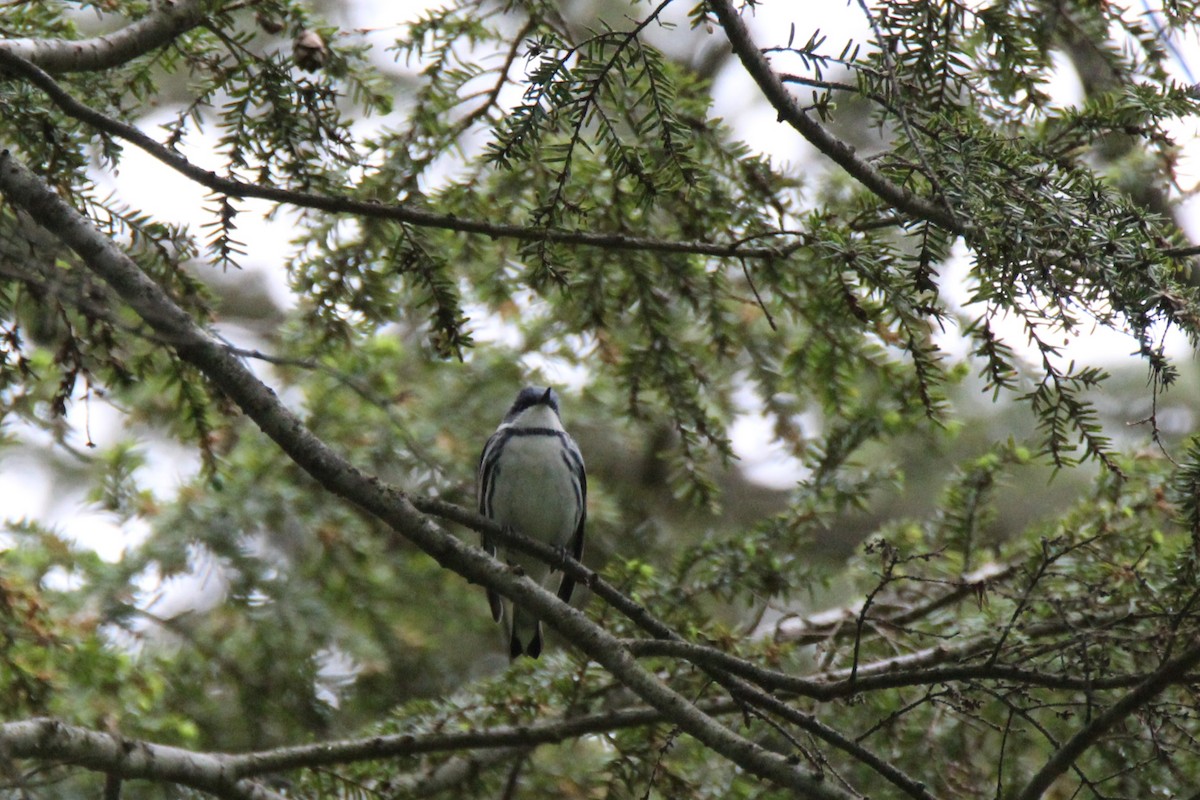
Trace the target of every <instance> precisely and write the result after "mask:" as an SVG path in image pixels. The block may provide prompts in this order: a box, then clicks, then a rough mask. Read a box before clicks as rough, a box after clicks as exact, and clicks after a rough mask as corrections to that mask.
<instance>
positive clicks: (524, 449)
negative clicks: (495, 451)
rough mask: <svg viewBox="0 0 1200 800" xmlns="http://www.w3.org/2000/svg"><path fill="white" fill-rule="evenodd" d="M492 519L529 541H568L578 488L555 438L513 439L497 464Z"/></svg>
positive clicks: (559, 543)
mask: <svg viewBox="0 0 1200 800" xmlns="http://www.w3.org/2000/svg"><path fill="white" fill-rule="evenodd" d="M496 467H497V469H498V474H497V475H496V476H495V485H494V486H493V491H492V516H493V518H494V519H495V520H496V521H497V522H499V523H501V524H503V525H508V526H510V527H512V528H514V529H516V530H517V531H519V532H520V533H522V534H524V535H525V536H528V537H530V538H531V539H537V540H538V541H541V542H545V543H547V544H551V545H555V546H564V545H566V543H567V542H568V541H570V539H571V536H572V534H573V533H574V531H575V526H576V524H577V523H578V521H579V514H578V503H577V499H576V498H577V492H578V486H577V484H576V482H575V479H574V476H573V475H572V473H571V470H570V468H569V467H568V466H567V463H566V461H564V459H563V443H562V440H560V439H559V438H558V437H557V436H552V435H544V436H543V435H537V436H514V437H512V438H511V439H509V441H508V442H507V443H506V444H505V447H504V452H503V454H502V456H501V457H500V459H498V461H497V464H496Z"/></svg>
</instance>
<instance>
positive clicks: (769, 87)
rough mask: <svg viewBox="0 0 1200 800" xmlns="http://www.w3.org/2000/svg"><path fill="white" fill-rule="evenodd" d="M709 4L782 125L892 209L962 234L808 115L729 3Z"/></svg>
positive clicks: (941, 212)
mask: <svg viewBox="0 0 1200 800" xmlns="http://www.w3.org/2000/svg"><path fill="white" fill-rule="evenodd" d="M708 5H709V7H710V8H711V9H712V10H713V12H714V13H715V14H716V15H717V19H718V20H719V21H720V23H721V27H722V28H724V29H725V35H726V36H727V37H728V38H729V44H730V45H731V46H732V47H733V52H734V53H735V54H736V55H737V57H738V59H739V60H740V61H741V62H742V66H743V67H744V68H745V69H746V72H748V73H750V77H752V78H754V82H755V83H757V84H758V88H759V89H761V90H762V93H763V96H764V97H766V98H767V100H768V101H769V102H770V103H771V105H772V106H773V107H774V108H775V111H776V112H777V113H778V114H779V121H780V122H786V123H788V124H789V125H791V126H792V127H793V128H795V129H796V130H797V131H798V132H799V133H800V135H801V136H803V137H804V138H805V139H807V140H808V141H809V142H810V143H811V144H812V145H813V146H814V147H816V148H817V149H818V150H820V151H821V152H822V153H824V154H825V155H826V156H828V157H829V158H830V159H832V160H833V161H834V162H835V163H836V164H837V165H838V166H840V167H841V168H842V169H844V170H846V172H848V173H850V175H851V177H853V178H854V179H855V180H857V181H858V182H859V183H861V184H862V185H863V186H865V187H867V188H868V189H870V190H871V191H872V192H874V193H875V194H876V195H878V196H879V198H880V199H882V200H884V201H885V202H887V203H888V204H890V205H891V206H892V207H893V208H895V209H896V210H897V211H902V212H904V213H905V214H908V215H909V216H911V217H915V218H917V219H924V220H929V221H930V222H933V223H935V224H937V225H939V226H941V227H942V228H945V229H946V230H949V231H953V232H955V233H960V234H961V233H964V232H965V229H964V228H963V226H961V225H959V223H958V222H957V221H956V220H955V219H954V216H953V215H952V214H951V213H950V212H949V211H948V210H947V209H946V208H944V207H943V206H940V205H938V204H936V203H934V202H931V201H930V200H927V199H925V198H923V197H920V196H919V195H916V194H913V193H912V192H910V191H909V190H908V189H905V188H904V187H903V186H899V185H897V184H895V183H893V182H892V181H890V180H889V179H888V178H887V177H886V176H885V175H884V174H883V173H882V172H880V171H879V170H878V169H876V168H875V167H874V166H873V165H871V164H870V163H868V162H866V161H864V160H863V159H861V158H859V157H858V156H857V155H855V153H854V148H853V147H851V146H850V145H848V144H846V143H845V142H843V141H842V140H841V139H838V138H837V137H836V136H834V135H833V134H832V133H830V132H829V131H828V130H826V129H825V127H824V126H822V125H821V123H819V122H817V121H816V120H815V119H813V118H812V117H810V116H809V115H808V114H807V113H806V112H805V111H804V109H802V108H801V107H800V104H799V103H797V102H796V98H795V97H793V96H792V94H791V92H789V91H788V90H787V87H786V86H784V84H783V81H782V80H781V79H780V77H779V75H778V74H776V73H775V71H774V70H773V69H771V64H770V62H768V61H767V59H766V56H764V55H763V54H762V51H761V50H759V48H758V46H757V45H755V44H754V40H753V39H751V38H750V31H749V30H748V29H747V28H746V23H744V22H743V21H742V18H741V16H740V15H739V14H738V12H737V10H736V9H734V7H733V2H732V0H709V3H708Z"/></svg>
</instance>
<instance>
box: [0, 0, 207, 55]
mask: <svg viewBox="0 0 1200 800" xmlns="http://www.w3.org/2000/svg"><path fill="white" fill-rule="evenodd" d="M205 11H206V3H205V2H204V0H159V2H157V3H155V5H154V9H153V10H152V11H151V12H150V13H149V14H147V15H146V16H144V17H142V18H141V19H139V20H137V21H136V22H132V23H130V24H129V25H126V26H125V27H123V28H119V29H118V30H115V31H113V32H112V33H106V34H104V35H103V36H97V37H95V38H93V39H78V40H75V39H5V40H3V41H0V51H3V52H5V53H9V54H12V55H14V56H17V57H19V58H23V59H25V60H26V61H29V62H30V63H33V64H36V65H37V66H39V67H41V68H42V69H44V70H46V71H47V72H84V71H96V70H104V69H109V68H111V67H115V66H118V65H120V64H124V63H126V62H127V61H131V60H133V59H135V58H137V57H138V56H140V55H142V54H143V53H148V52H150V51H151V50H153V49H155V48H156V47H161V46H162V45H164V44H166V43H168V42H170V41H171V40H172V39H174V38H175V37H176V36H179V35H180V34H181V33H185V32H187V31H189V30H191V29H192V28H195V27H196V26H198V25H199V24H200V23H201V22H203V21H204V18H205Z"/></svg>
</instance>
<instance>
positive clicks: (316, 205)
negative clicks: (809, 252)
mask: <svg viewBox="0 0 1200 800" xmlns="http://www.w3.org/2000/svg"><path fill="white" fill-rule="evenodd" d="M0 67H3V68H4V69H5V70H7V71H10V72H13V73H16V74H18V75H20V76H22V77H24V78H25V79H27V80H28V81H29V82H30V83H32V84H33V85H34V86H37V87H38V88H39V89H41V90H42V91H43V92H45V93H46V95H47V96H48V97H49V98H50V100H51V101H53V103H54V104H55V105H56V106H58V107H59V108H60V109H61V110H62V111H63V112H64V113H66V114H67V115H68V116H70V117H73V118H74V119H77V120H79V121H80V122H84V123H86V124H88V125H90V126H92V127H93V128H95V129H96V130H99V131H103V132H104V133H107V134H109V135H110V136H114V137H116V138H118V139H122V140H124V141H126V142H129V143H130V144H132V145H134V146H135V147H137V148H138V149H140V150H143V151H144V152H146V153H147V154H148V155H150V156H152V157H153V158H155V159H157V160H158V161H160V162H162V163H163V164H165V165H167V166H168V167H170V168H171V169H173V170H175V171H176V172H178V173H180V174H181V175H183V176H184V177H186V178H188V179H190V180H192V181H195V182H196V183H198V184H200V185H201V186H203V187H205V188H206V189H211V190H212V191H214V192H217V193H219V194H223V195H227V196H229V197H238V198H246V197H254V198H258V199H260V200H269V201H271V202H275V203H282V204H285V205H291V206H296V207H299V208H311V209H316V210H318V211H328V212H330V213H334V214H355V215H357V216H361V217H368V218H371V219H387V220H394V221H396V222H403V223H406V224H408V225H414V226H416V227H420V228H437V229H440V230H448V231H457V232H459V233H471V234H482V235H484V236H490V237H492V238H505V239H516V240H518V241H545V242H551V243H556V244H567V245H580V246H586V247H599V248H605V249H609V250H639V251H646V252H655V253H690V254H695V255H709V256H716V257H720V258H733V257H739V258H761V259H773V258H782V257H785V256H787V255H788V254H789V253H790V252H792V251H793V250H795V249H797V248H798V247H800V246H801V244H796V243H793V244H789V245H787V246H785V247H778V248H776V247H746V246H744V245H743V244H742V243H741V242H703V241H669V240H664V239H653V238H649V237H645V236H627V235H625V234H620V233H593V232H590V231H582V230H573V231H567V230H562V229H557V228H542V227H530V226H525V225H512V224H507V223H499V222H490V221H487V220H480V219H471V218H466V217H459V216H457V215H455V214H438V213H436V212H433V211H426V210H424V209H419V208H412V207H409V206H404V205H395V204H392V205H388V204H383V203H378V202H374V201H367V200H356V199H354V198H352V197H345V196H338V195H323V194H313V193H310V192H300V191H294V190H291V189H281V188H278V187H276V186H259V185H256V184H252V183H246V182H245V181H240V180H237V179H234V178H224V177H221V176H220V175H218V174H217V173H215V172H213V171H212V170H208V169H205V168H204V167H200V166H197V165H196V164H193V163H192V162H191V161H189V160H188V159H186V158H185V157H183V156H182V155H180V154H179V153H177V152H175V151H174V150H171V149H170V148H168V147H165V146H163V145H162V144H160V143H159V142H157V141H155V140H154V139H152V138H151V137H149V136H147V135H146V134H145V133H143V132H142V131H141V130H139V129H138V128H137V127H135V126H133V125H129V124H127V123H124V122H121V121H120V120H115V119H113V118H111V117H108V116H105V115H104V114H101V113H100V112H99V111H96V110H95V109H93V108H91V107H90V106H88V105H86V104H84V103H82V102H80V101H79V100H77V99H75V98H74V97H73V96H72V95H71V94H70V93H69V92H67V91H66V90H65V89H64V88H63V87H62V86H60V85H59V84H58V82H57V81H55V80H54V78H53V77H51V76H50V75H49V74H48V73H47V72H46V71H45V70H42V69H40V68H39V67H38V66H37V65H36V64H33V63H30V62H29V61H27V60H25V59H24V58H21V57H20V56H19V55H16V54H14V53H12V52H9V51H7V50H5V49H3V48H0ZM780 235H781V236H783V235H786V234H784V233H782V232H781V233H780Z"/></svg>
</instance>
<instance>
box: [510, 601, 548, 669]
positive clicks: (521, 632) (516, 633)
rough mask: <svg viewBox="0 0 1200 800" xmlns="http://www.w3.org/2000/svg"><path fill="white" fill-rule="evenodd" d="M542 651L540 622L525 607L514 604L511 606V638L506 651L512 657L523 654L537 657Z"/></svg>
mask: <svg viewBox="0 0 1200 800" xmlns="http://www.w3.org/2000/svg"><path fill="white" fill-rule="evenodd" d="M541 652H542V623H541V621H540V620H539V619H538V618H537V617H535V616H533V615H532V614H530V613H529V612H528V611H526V610H525V609H523V608H521V607H520V606H518V605H516V604H514V605H513V607H512V638H510V639H509V642H508V653H509V655H510V656H512V657H513V658H516V657H517V656H519V655H521V654H524V655H527V656H529V657H530V658H537V657H538V656H539V655H540V654H541Z"/></svg>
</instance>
